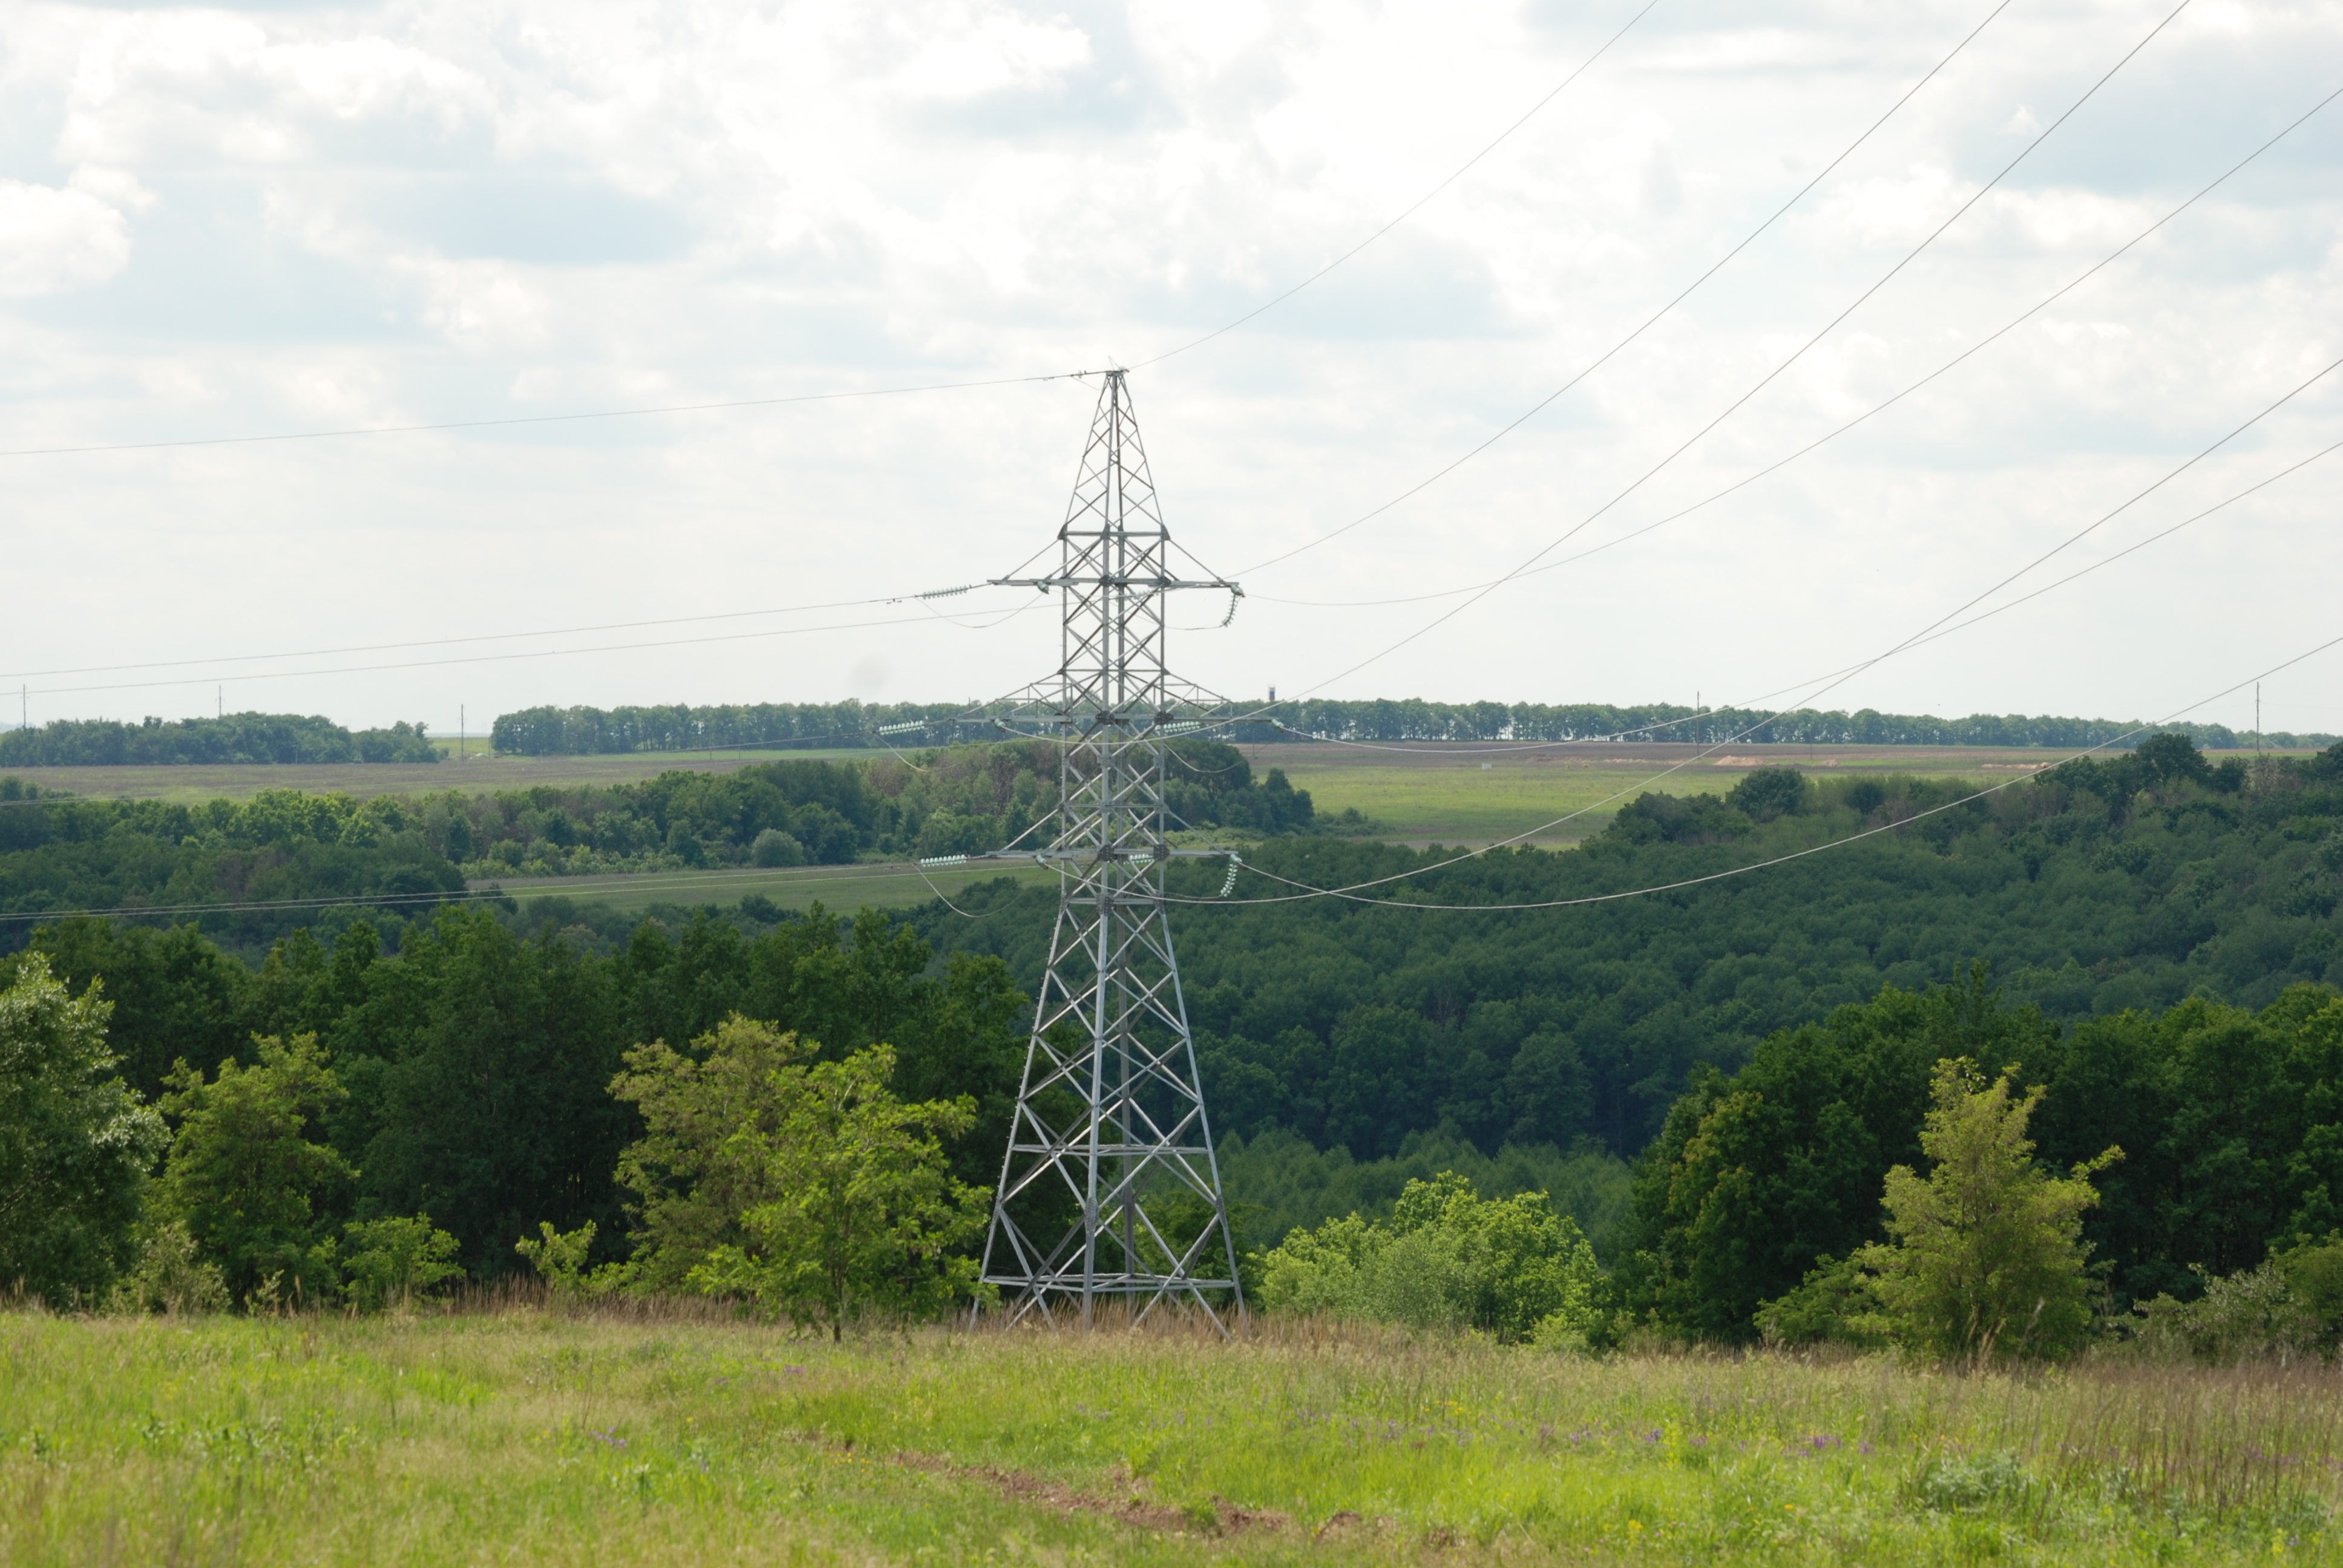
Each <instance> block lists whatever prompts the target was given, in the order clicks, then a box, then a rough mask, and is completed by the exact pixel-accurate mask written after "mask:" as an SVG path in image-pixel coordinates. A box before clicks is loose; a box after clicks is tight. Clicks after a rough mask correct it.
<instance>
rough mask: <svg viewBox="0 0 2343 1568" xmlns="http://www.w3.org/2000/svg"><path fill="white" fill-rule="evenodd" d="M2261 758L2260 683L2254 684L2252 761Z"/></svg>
mask: <svg viewBox="0 0 2343 1568" xmlns="http://www.w3.org/2000/svg"><path fill="white" fill-rule="evenodd" d="M2261 756H2262V683H2261V682H2260V681H2258V680H2257V681H2255V682H2254V760H2255V761H2257V762H2258V761H2260V760H2261Z"/></svg>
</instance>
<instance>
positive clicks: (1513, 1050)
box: [921, 736, 2343, 1160]
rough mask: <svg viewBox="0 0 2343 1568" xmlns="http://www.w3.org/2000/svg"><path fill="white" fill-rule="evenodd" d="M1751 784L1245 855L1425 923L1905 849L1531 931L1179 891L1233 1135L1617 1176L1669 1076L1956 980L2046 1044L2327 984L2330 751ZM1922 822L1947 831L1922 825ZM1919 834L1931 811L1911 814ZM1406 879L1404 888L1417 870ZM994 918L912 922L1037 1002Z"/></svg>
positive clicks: (987, 904) (998, 909)
mask: <svg viewBox="0 0 2343 1568" xmlns="http://www.w3.org/2000/svg"><path fill="white" fill-rule="evenodd" d="M1977 788H1978V787H1976V786H1974V785H1968V784H1963V783H1960V782H1958V781H1939V782H1932V781H1929V780H1926V779H1910V778H1882V779H1868V778H1845V779H1830V780H1827V781H1825V782H1824V783H1822V784H1820V785H1819V786H1817V785H1815V784H1813V783H1810V782H1808V781H1805V780H1804V779H1800V778H1799V776H1797V775H1796V774H1794V773H1790V772H1787V771H1785V770H1767V771H1761V772H1758V773H1754V774H1751V775H1750V776H1748V778H1746V779H1745V780H1744V781H1743V782H1742V783H1741V784H1740V785H1737V786H1736V787H1735V789H1734V791H1733V793H1732V794H1731V795H1730V796H1728V797H1726V798H1725V799H1716V798H1715V797H1708V796H1695V797H1692V798H1690V799H1679V798H1674V797H1668V796H1662V795H1650V796H1646V797H1644V798H1643V799H1639V800H1638V801H1636V802H1634V804H1633V805H1632V806H1630V807H1629V808H1628V809H1625V810H1624V811H1622V812H1621V814H1620V816H1619V818H1618V819H1617V820H1616V821H1615V822H1614V825H1613V826H1612V827H1610V828H1609V829H1606V830H1605V831H1604V833H1603V834H1602V835H1601V836H1599V837H1598V838H1596V839H1592V840H1589V841H1588V842H1587V843H1586V844H1584V845H1583V846H1581V847H1580V848H1579V849H1576V850H1574V851H1567V852H1548V851H1544V850H1534V849H1523V850H1505V851H1497V852H1493V853H1490V854H1487V855H1483V856H1482V857H1479V858H1477V859H1473V860H1470V861H1467V862H1465V863H1464V864H1463V865H1459V866H1454V867H1452V868H1450V869H1443V870H1440V871H1437V872H1428V871H1423V868H1426V867H1429V866H1432V865H1433V864H1434V863H1435V862H1437V861H1441V860H1444V859H1449V858H1450V857H1449V856H1448V855H1447V854H1445V853H1443V852H1441V851H1439V850H1437V849H1433V850H1424V851H1416V850H1411V849H1403V848H1400V847H1397V846H1388V845H1369V844H1353V843H1344V842H1339V841H1329V840H1326V839H1297V840H1287V841H1280V842H1278V843H1274V844H1270V845H1264V846H1262V848H1261V849H1258V850H1256V851H1251V852H1249V853H1248V855H1247V857H1246V859H1247V862H1248V864H1249V865H1253V866H1258V867H1259V868H1260V869H1262V870H1264V871H1267V872H1270V873H1272V874H1274V875H1275V876H1278V877H1282V878H1291V879H1294V880H1297V881H1300V882H1302V883H1305V884H1309V885H1312V886H1316V887H1331V888H1343V887H1348V886H1351V885H1353V884H1356V883H1365V882H1369V881H1372V880H1373V879H1379V878H1385V877H1392V878H1396V880H1393V881H1392V882H1389V883H1386V884H1384V885H1383V886H1381V887H1379V888H1376V889H1373V890H1372V891H1371V893H1370V894H1369V895H1368V896H1370V897H1373V898H1383V899H1390V900H1399V901H1411V902H1422V903H1430V904H1434V905H1473V904H1484V903H1496V904H1513V903H1523V902H1534V901H1539V900H1557V899H1572V898H1585V897H1590V896H1594V895H1601V894H1607V893H1614V892H1620V891H1624V890H1632V889H1635V888H1641V887H1650V886H1655V885H1659V884H1664V883H1676V882H1682V881H1685V880H1687V879H1693V878H1698V877H1703V876H1706V875H1710V874H1713V873H1715V872H1718V871H1724V870H1727V869H1731V868H1733V867H1735V866H1740V865H1748V864H1751V863H1753V862H1755V861H1758V860H1764V859H1772V858H1774V857H1775V856H1777V855H1782V854H1786V853H1791V852H1794V851H1795V850H1798V849H1805V848H1808V847H1811V846H1814V845H1817V844H1822V843H1825V842H1827V841H1830V840H1833V839H1844V838H1846V837H1848V836H1849V835H1851V834H1854V833H1855V832H1856V831H1858V830H1860V829H1864V828H1865V827H1880V826H1883V825H1885V824H1891V823H1896V822H1908V824H1909V825H1908V826H1906V827H1904V828H1902V829H1900V830H1897V831H1894V832H1882V833H1877V834H1875V835H1873V836H1871V837H1869V838H1866V839H1862V840H1860V841H1857V842H1853V843H1848V844H1845V845H1843V846H1841V847H1838V848H1835V849H1831V850H1829V851H1828V852H1827V853H1823V854H1817V855H1812V856H1808V857H1806V858H1805V859H1797V860H1793V861H1791V862H1789V863H1787V864H1785V865H1779V866H1775V867H1773V868H1771V869H1767V870H1765V871H1763V872H1760V873H1756V874H1753V875H1749V876H1745V877H1733V878H1727V879H1723V880H1719V881H1713V882H1708V883H1704V884H1702V885H1699V886H1694V887H1684V888H1680V889H1678V890H1675V891H1672V892H1667V893H1662V894H1655V895H1652V896H1648V897H1641V898H1627V899H1620V900H1615V901H1611V902H1603V903H1594V904H1586V905H1581V906H1578V907H1575V908H1563V909H1549V910H1533V911H1511V910H1470V909H1434V910H1420V909H1403V908H1393V907H1389V906H1386V905H1378V904H1374V903H1358V902H1353V901H1350V900H1338V899H1320V900H1304V901H1299V902H1291V903H1277V902H1261V903H1249V902H1246V901H1245V899H1246V897H1247V895H1248V894H1249V893H1250V894H1253V895H1274V894H1279V893H1287V892H1291V891H1292V889H1291V888H1289V887H1287V886H1286V885H1284V884H1283V883H1273V882H1271V881H1269V880H1267V879H1255V878H1253V877H1252V876H1251V875H1250V874H1247V875H1244V876H1241V877H1240V879H1239V882H1238V887H1237V894H1236V897H1235V898H1234V899H1233V900H1231V901H1230V903H1228V904H1227V905H1225V906H1219V905H1217V904H1216V903H1215V902H1214V901H1213V895H1214V894H1216V893H1217V892H1218V890H1219V885H1220V884H1219V877H1220V875H1221V873H1220V872H1219V871H1218V870H1217V869H1212V868H1193V869H1191V868H1181V869H1175V871H1174V873H1173V875H1174V876H1175V878H1176V879H1179V880H1180V883H1181V885H1182V887H1183V888H1184V890H1186V891H1187V892H1188V893H1189V894H1191V895H1192V896H1193V897H1195V898H1198V899H1201V900H1207V901H1206V902H1204V903H1202V904H1200V905H1190V906H1182V907H1181V908H1180V909H1179V910H1177V912H1176V913H1175V915H1174V930H1175V933H1176V935H1177V939H1178V941H1179V944H1180V956H1181V967H1182V974H1183V977H1184V979H1185V981H1186V985H1187V995H1188V1004H1189V1010H1190V1013H1191V1015H1192V1018H1193V1019H1194V1020H1195V1025H1196V1028H1197V1030H1198V1034H1197V1045H1198V1049H1199V1051H1200V1053H1201V1055H1202V1061H1203V1066H1204V1071H1205V1075H1206V1086H1207V1089H1208V1091H1209V1092H1210V1095H1211V1100H1212V1106H1213V1108H1214V1115H1215V1119H1216V1124H1217V1125H1218V1126H1219V1127H1220V1128H1221V1129H1222V1130H1223V1131H1236V1132H1240V1133H1242V1134H1245V1135H1246V1136H1248V1137H1250V1136H1252V1135H1253V1134H1254V1133H1255V1132H1256V1131H1260V1130H1262V1129H1265V1128H1267V1127H1269V1126H1271V1125H1272V1124H1273V1125H1278V1126H1282V1127H1287V1128H1290V1129H1292V1130H1293V1131H1298V1132H1300V1133H1301V1134H1302V1135H1303V1136H1304V1137H1306V1138H1307V1139H1308V1140H1309V1141H1311V1142H1312V1143H1313V1144H1315V1145H1317V1146H1319V1147H1321V1148H1328V1147H1332V1146H1334V1145H1337V1144H1339V1145H1342V1146H1343V1147H1346V1148H1347V1149H1348V1150H1349V1151H1351V1153H1352V1154H1353V1155H1354V1156H1356V1157H1357V1158H1359V1159H1362V1160H1367V1159H1373V1158H1378V1157H1382V1156H1385V1155H1389V1154H1392V1153H1393V1152H1395V1151H1397V1149H1398V1148H1399V1146H1400V1144H1401V1143H1402V1141H1403V1140H1405V1138H1406V1137H1407V1136H1408V1135H1409V1134H1410V1133H1411V1132H1419V1131H1433V1130H1434V1129H1437V1128H1439V1127H1441V1126H1443V1124H1446V1125H1453V1127H1454V1128H1455V1129H1457V1130H1458V1131H1460V1132H1461V1133H1462V1134H1463V1136H1465V1137H1467V1138H1469V1139H1470V1140H1471V1141H1473V1142H1474V1143H1475V1144H1476V1145H1478V1146H1479V1147H1481V1148H1482V1149H1483V1150H1486V1151H1495V1150H1496V1149H1497V1148H1499V1147H1500V1146H1501V1145H1502V1144H1503V1143H1504V1142H1506V1141H1514V1142H1519V1143H1554V1144H1557V1145H1560V1146H1562V1147H1564V1148H1568V1147H1570V1145H1571V1144H1572V1142H1573V1141H1574V1140H1576V1139H1578V1138H1580V1137H1582V1136H1584V1137H1592V1138H1594V1139H1597V1140H1599V1141H1601V1142H1602V1143H1603V1144H1604V1146H1606V1147H1607V1148H1609V1149H1611V1150H1613V1151H1616V1152H1617V1153H1619V1154H1622V1155H1629V1154H1633V1153H1634V1151H1638V1150H1640V1149H1642V1148H1643V1147H1644V1145H1645V1144H1646V1143H1647V1142H1648V1141H1650V1140H1651V1138H1652V1137H1653V1136H1654V1135H1655V1134H1656V1133H1657V1132H1658V1131H1660V1129H1661V1126H1662V1123H1663V1121H1664V1119H1665V1117H1666V1115H1667V1111H1668V1107H1669V1106H1670V1104H1671V1103H1672V1102H1674V1100H1675V1099H1676V1097H1677V1096H1678V1095H1679V1094H1680V1093H1681V1092H1682V1091H1683V1090H1684V1084H1685V1082H1686V1081H1687V1075H1688V1074H1689V1073H1690V1072H1692V1071H1693V1070H1694V1069H1695V1068H1696V1067H1699V1066H1701V1065H1702V1064H1713V1065H1715V1066H1717V1067H1719V1068H1721V1069H1725V1070H1733V1069H1736V1068H1738V1067H1739V1066H1741V1065H1742V1064H1743V1063H1744V1062H1745V1061H1747V1060H1749V1059H1750V1056H1751V1054H1752V1053H1753V1052H1754V1051H1755V1049H1756V1047H1757V1045H1758V1043H1759V1042H1760V1041H1761V1040H1765V1038H1766V1037H1767V1036H1768V1035H1771V1034H1773V1033H1775V1031H1777V1030H1784V1029H1790V1028H1795V1027H1796V1026H1798V1025H1800V1024H1803V1023H1805V1022H1808V1021H1810V1020H1815V1019H1818V1018H1821V1017H1824V1016H1825V1015H1826V1014H1828V1013H1829V1012H1830V1011H1831V1010H1833V1009H1835V1008H1837V1007H1840V1006H1844V1005H1845V1004H1848V1003H1853V1002H1860V1001H1864V1000H1868V999H1869V998H1871V997H1872V996H1874V995H1875V994H1876V993H1877V991H1878V990H1880V988H1881V987H1882V986H1883V985H1886V984H1893V985H1896V986H1899V987H1902V988H1905V989H1907V990H1919V989H1922V988H1925V987H1926V986H1928V985H1930V984H1941V983H1945V982H1947V981H1949V980H1951V979H1952V978H1953V976H1954V974H1955V972H1956V969H1957V968H1958V966H1959V965H1961V964H1962V963H1964V962H1965V961H1966V960H1971V959H1981V960H1985V961H1986V962H1987V963H1988V964H1989V965H1990V966H1991V967H1992V970H1993V973H1994V974H1995V976H1996V979H1997V980H1998V981H1999V983H2000V984H2001V985H2002V987H2003V988H2004V989H2005V990H2006V992H2007V994H2008V995H2009V996H2010V997H2011V998H2012V999H2013V1000H2016V1001H2018V1002H2032V1003H2034V1004H2036V1005H2037V1006H2039V1007H2040V1008H2041V1009H2042V1010H2043V1011H2044V1013H2045V1015H2046V1016H2047V1017H2049V1018H2051V1019H2054V1020H2078V1019H2085V1018H2090V1017H2095V1016H2101V1015H2105V1014H2108V1013H2112V1012H2116V1011H2118V1010H2123V1009H2125V1008H2161V1007H2167V1006H2170V1005H2172V1004H2174V1003H2176V1002H2177V1001H2179V1000H2182V999H2183V998H2186V997H2187V996H2189V995H2191V994H2196V993H2198V992H2200V991H2201V992H2203V993H2205V994H2208V995H2212V996H2217V997H2220V998H2222V999H2224V1000H2228V1001H2230V1002H2233V1003H2236V1004H2238V1005H2243V1006H2249V1007H2262V1006H2267V1005H2268V1004H2269V1003H2270V1002H2272V1001H2274V1000H2277V999H2278V995H2279V993H2280V992H2281V991H2282V990H2284V989H2285V988H2286V987H2287V986H2288V984H2290V983H2293V982H2295V981H2298V980H2325V981H2328V982H2330V983H2331V982H2334V981H2337V980H2343V933H2338V930H2337V927H2336V921H2335V920H2334V919H2333V916H2334V912H2335V910H2336V906H2337V900H2338V895H2343V749H2337V750H2330V751H2328V752H2326V753H2322V754H2321V755H2320V756H2319V757H2318V758H2317V759H2311V760H2309V761H2304V762H2272V763H2270V764H2268V765H2267V766H2265V767H2264V768H2263V769H2260V770H2258V771H2251V770H2248V769H2245V768H2243V767H2230V766H2227V765H2224V766H2223V767H2220V768H2213V767H2209V766H2208V765H2207V763H2206V761H2205V759H2204V758H2203V756H2202V754H2201V753H2199V752H2197V750H2196V749H2193V748H2192V747H2190V746H2189V745H2188V743H2187V741H2186V740H2185V739H2181V738H2179V737H2177V736H2176V737H2166V738H2160V739H2157V741H2155V742H2154V743H2153V744H2151V745H2150V746H2148V747H2145V748H2143V749H2141V750H2139V751H2137V752H2134V753H2129V754H2127V755H2125V756H2123V757H2122V758H2120V759H2117V760H2114V761H2110V762H2105V763H2096V762H2086V763H2078V764H2074V765H2071V766H2070V767H2068V768H2066V769H2059V770H2057V771H2056V772H2053V773H2051V774H2048V775H2045V776H2040V777H2038V778H2037V779H2034V780H2030V781H2028V782H2026V783H2024V784H2018V785H2015V786H2012V787H2009V788H2006V789H2000V790H1997V791H1996V792H1993V793H1990V794H1982V795H1980V794H1978V793H1976V790H1977ZM1939 808H1942V809H1939ZM1923 812H1929V813H1932V814H1928V815H1921V813H1923ZM1418 872H1423V874H1421V875H1415V874H1413V873H1418ZM957 901H958V902H960V904H961V905H962V907H964V908H968V909H970V910H971V911H972V912H984V913H986V914H987V916H988V918H986V919H984V920H980V921H978V922H974V923H966V922H962V921H960V920H958V918H957V917H954V916H952V915H950V914H949V913H947V912H944V911H940V910H938V911H933V912H931V913H930V914H928V915H925V916H922V917H921V918H922V920H923V921H924V922H926V924H925V929H926V930H929V931H930V933H931V934H932V935H933V936H934V937H935V939H936V940H939V941H940V942H945V943H950V944H956V945H959V946H961V947H965V948H969V949H972V950H981V951H990V952H997V953H999V954H1001V956H1003V957H1005V958H1007V959H1008V960H1010V962H1011V966H1012V967H1013V968H1014V970H1016V972H1017V973H1018V974H1019V976H1020V977H1021V983H1024V984H1026V985H1029V986H1030V985H1031V984H1033V983H1034V979H1035V975H1036V972H1037V970H1038V967H1039V965H1040V962H1041V955H1042V950H1043V949H1044V947H1045V945H1046V941H1047V937H1048V932H1049V930H1050V920H1051V916H1052V915H1053V914H1054V910H1055V906H1054V902H1053V896H1052V894H1051V891H1050V890H1047V889H1018V890H1011V889H1009V888H1006V887H1001V888H997V889H994V890H990V891H987V890H972V891H971V892H970V894H969V895H968V896H967V897H965V898H960V899H959V900H957Z"/></svg>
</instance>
